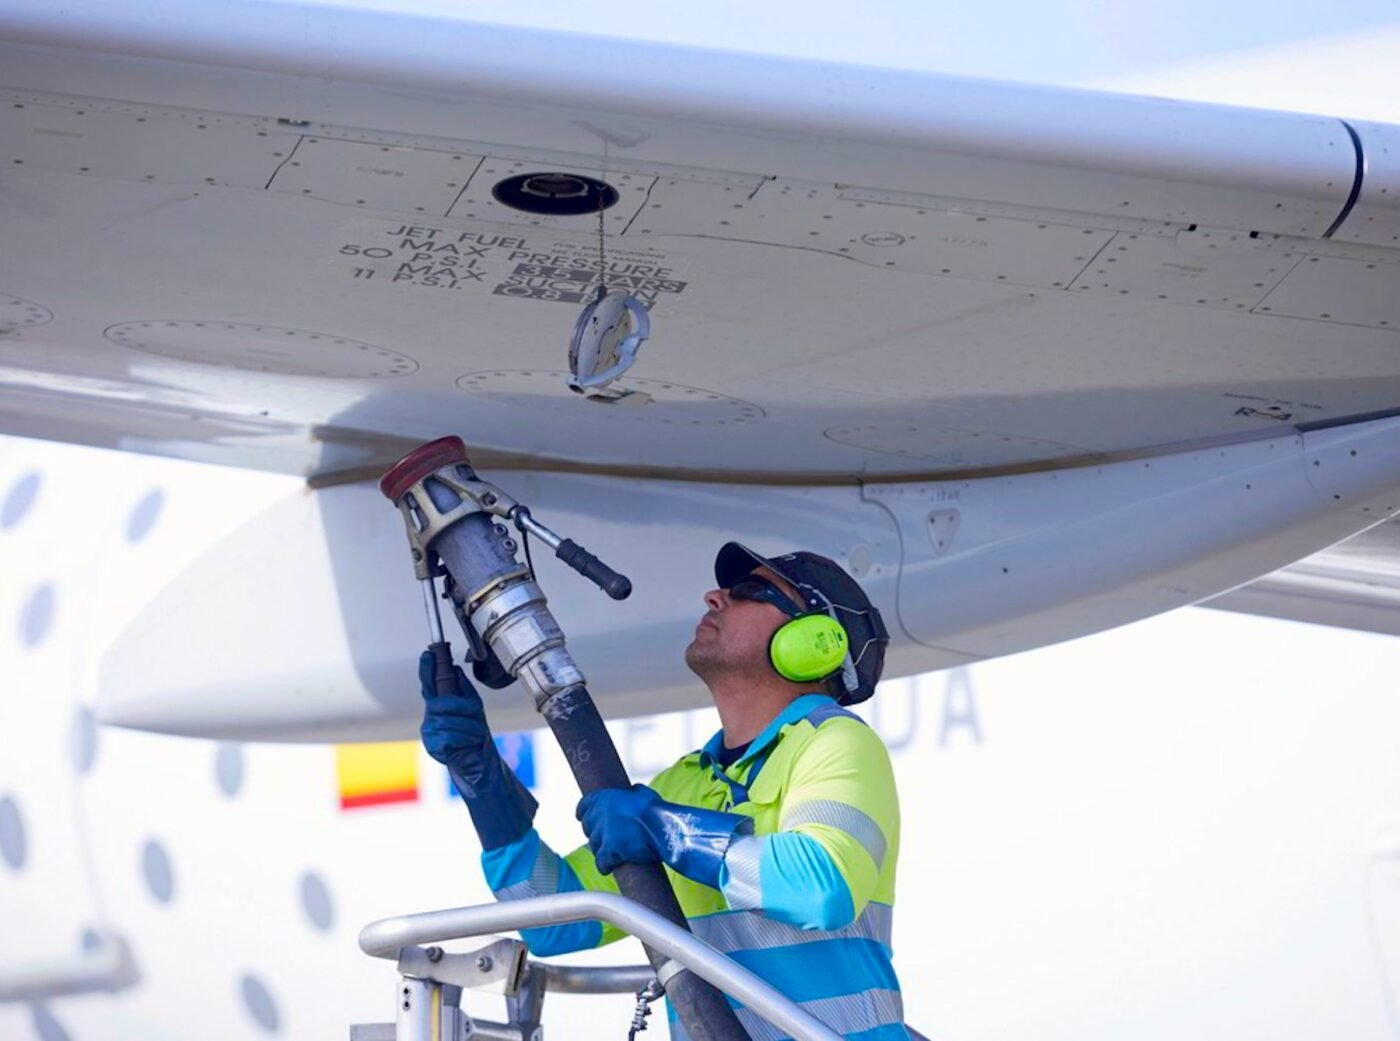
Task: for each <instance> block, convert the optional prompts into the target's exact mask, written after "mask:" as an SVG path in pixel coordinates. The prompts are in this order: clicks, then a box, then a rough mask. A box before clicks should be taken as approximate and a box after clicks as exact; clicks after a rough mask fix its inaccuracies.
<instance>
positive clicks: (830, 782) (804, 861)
mask: <svg viewBox="0 0 1400 1041" xmlns="http://www.w3.org/2000/svg"><path fill="white" fill-rule="evenodd" d="M715 581H716V588H715V589H712V590H710V591H709V592H708V593H706V594H705V597H704V601H705V607H706V612H705V615H704V617H703V618H702V619H701V620H700V623H699V624H698V625H697V626H696V629H695V636H694V639H693V640H692V641H691V643H690V645H689V646H688V647H687V648H686V652H685V660H686V664H687V665H688V666H689V667H690V668H691V670H692V671H693V672H694V673H695V674H696V675H697V676H699V677H700V679H701V680H702V681H703V682H704V683H705V685H706V687H708V688H709V691H710V694H711V696H712V697H713V698H714V702H715V708H716V709H717V710H718V712H719V717H720V724H721V729H720V731H719V732H718V733H716V734H715V735H714V736H713V737H712V738H711V739H710V740H709V741H708V742H707V743H706V745H705V747H704V748H702V749H700V750H699V751H696V752H691V753H689V754H687V755H685V756H682V757H681V758H680V759H679V760H678V761H677V762H676V763H675V764H673V765H672V766H670V767H668V768H667V769H666V770H663V771H662V772H661V773H660V774H658V775H657V776H656V777H655V778H653V780H652V782H651V783H650V784H649V785H641V784H638V785H634V786H633V787H631V788H621V789H603V790H600V791H596V792H592V793H590V794H589V795H587V796H585V797H584V798H583V800H582V801H581V802H580V803H579V807H578V817H579V819H580V821H581V822H582V823H583V829H584V832H585V833H586V835H587V836H588V844H587V845H585V846H581V847H580V848H578V849H576V850H574V851H573V852H572V853H570V854H568V855H567V856H564V857H561V856H559V854H557V853H555V852H554V851H553V850H552V849H550V848H549V847H548V846H547V845H545V844H544V842H542V841H541V839H540V837H539V834H538V833H537V832H536V831H535V830H534V827H533V820H534V811H535V801H534V799H533V798H532V797H531V796H530V794H529V792H528V791H526V789H525V788H524V786H523V785H521V784H520V782H519V781H518V780H516V778H515V776H514V774H512V773H511V771H510V769H509V768H508V767H507V766H506V765H505V764H504V763H503V762H502V761H501V759H500V756H499V755H498V754H497V753H496V750H495V746H494V744H493V742H492V740H491V734H490V730H489V728H488V727H487V725H486V717H485V713H484V711H483V709H482V704H481V699H480V698H479V697H478V696H477V694H476V692H475V690H474V689H473V688H472V687H471V685H470V684H469V683H468V682H467V679H466V677H465V676H463V675H462V674H461V673H460V671H459V673H458V677H459V678H458V686H459V693H458V694H457V695H456V696H439V697H432V696H431V693H432V691H433V683H432V675H433V668H432V660H431V657H430V656H428V655H425V656H424V658H423V660H422V662H421V663H420V670H419V673H420V678H421V679H422V680H423V689H424V695H425V698H426V701H427V708H426V714H425V717H424V720H423V728H422V734H423V743H424V745H425V746H426V747H427V749H428V752H429V753H430V754H431V755H432V756H433V757H434V758H435V759H437V760H438V761H439V762H441V763H444V764H445V765H446V766H447V767H448V768H449V770H450V771H451V773H452V776H453V778H454V780H455V781H456V784H457V788H458V790H459V791H460V792H461V793H462V797H463V799H464V801H465V802H466V803H467V807H468V809H469V810H470V812H471V816H472V821H473V823H474V824H475V826H476V829H477V833H478V834H479V836H480V838H481V843H482V866H483V868H484V870H485V873H486V879H487V882H488V884H489V885H490V886H491V889H492V890H493V891H494V892H495V894H496V896H497V898H498V899H501V900H513V899H520V898H523V897H528V896H540V895H544V894H547V893H558V892H571V891H577V890H580V889H591V890H606V891H609V892H617V885H616V883H615V882H614V880H613V879H612V878H611V873H612V871H613V869H614V868H615V867H616V866H617V865H618V864H620V863H628V862H630V863H658V862H659V863H662V864H664V865H665V866H666V868H667V874H668V877H669V878H670V881H671V884H672V887H673V888H674V890H675V893H676V897H677V899H678V901H679V902H680V906H681V909H682V911H683V912H684V913H685V915H686V918H687V919H688V921H689V923H690V927H691V929H692V931H693V932H694V933H695V935H696V936H698V937H699V938H700V939H702V940H704V941H705V942H706V943H709V944H710V945H711V946H712V947H715V948H717V949H718V950H720V951H722V952H724V953H726V954H728V955H729V956H730V957H732V958H733V959H734V960H735V961H737V962H739V963H740V964H741V965H743V966H745V967H746V968H748V969H750V970H751V971H753V972H754V973H755V974H757V975H758V976H760V977H762V978H763V979H765V980H766V981H767V982H769V983H770V984H772V985H773V986H774V987H776V988H777V989H778V990H779V991H781V992H782V993H784V994H786V995H787V996H788V997H789V998H791V999H792V1000H794V1001H796V1002H798V1003H799V1004H801V1005H802V1006H803V1007H804V1008H805V1009H806V1010H807V1011H808V1012H810V1013H812V1014H813V1015H815V1016H816V1017H817V1018H818V1019H820V1020H822V1021H823V1022H825V1023H826V1024H827V1025H829V1026H830V1027H832V1029H834V1030H836V1031H838V1032H840V1033H842V1034H844V1035H846V1036H847V1037H848V1038H859V1039H860V1041H907V1038H908V1034H907V1032H906V1030H905V1027H904V1025H903V1019H904V1014H903V1005H902V1002H901V999H900V992H899V982H898V980H897V979H896V977H895V973H894V969H893V966H892V965H891V962H890V957H891V928H892V910H893V904H894V878H895V863H896V860H897V858H898V850H899V805H898V801H897V798H896V794H895V786H894V775H893V772H892V770H891V768H890V762H889V754H888V752H887V751H886V749H885V747H884V745H883V743H882V742H881V741H880V739H879V738H878V737H877V736H876V735H875V733H874V732H873V731H872V730H870V729H869V728H868V727H867V726H866V725H865V723H864V722H862V721H861V720H860V718H859V717H857V716H856V715H854V714H853V713H851V712H848V711H847V710H846V709H845V708H843V707H842V706H843V705H850V704H854V703H856V702H859V701H863V700H865V699H866V698H868V697H870V696H871V694H873V693H874V690H875V684H876V683H877V682H878V680H879V678H880V672H881V669H882V667H883V664H884V653H885V645H886V644H887V643H888V640H889V636H888V633H887V632H886V630H885V627H884V624H883V622H882V621H881V619H880V614H879V612H878V611H877V610H876V609H875V608H874V607H873V606H872V605H871V603H870V601H869V599H868V598H867V597H866V595H865V593H864V591H863V590H862V589H861V588H860V586H859V585H858V584H857V583H856V582H855V580H854V579H852V578H851V577H850V576H849V575H848V574H846V572H845V571H843V570H842V569H841V568H840V567H839V566H838V565H837V564H835V563H834V562H833V561H831V560H828V559H827V558H826V557H821V556H818V555H816V554H814V553H806V552H799V553H789V554H786V555H784V556H780V557H773V558H764V557H761V556H759V555H758V554H756V553H754V552H753V551H752V550H749V549H748V548H746V547H744V546H741V545H739V544H738V543H735V542H731V543H727V544H726V545H725V546H724V547H723V548H721V549H720V551H719V554H718V556H717V557H716V559H715ZM521 935H522V936H523V937H524V939H525V941H526V943H527V944H528V945H529V947H530V949H531V951H533V952H534V953H535V954H537V955H549V954H562V953H564V952H566V951H574V950H580V949H583V948H590V947H596V946H600V945H602V944H605V943H611V942H612V941H614V940H617V939H620V938H621V937H622V935H623V934H622V933H621V932H620V931H618V930H617V929H615V928H613V927H612V926H608V925H604V924H602V923H600V922H578V923H573V924H570V925H561V926H550V927H545V928H539V929H526V930H522V932H521ZM739 1017H740V1020H741V1021H742V1022H743V1024H744V1026H745V1029H747V1030H748V1031H749V1033H750V1035H751V1036H752V1037H753V1038H754V1039H755V1041H776V1039H778V1038H780V1037H781V1036H782V1035H781V1034H780V1032H779V1031H777V1030H776V1029H775V1028H773V1027H771V1026H769V1025H768V1024H767V1023H765V1022H763V1021H762V1020H760V1019H758V1017H756V1016H754V1015H753V1014H752V1013H750V1012H748V1011H747V1010H745V1009H740V1010H739ZM671 1032H672V1037H673V1038H681V1036H682V1033H683V1032H682V1028H681V1025H680V1023H679V1022H678V1021H676V1020H675V1018H674V1016H673V1017H672V1019H671Z"/></svg>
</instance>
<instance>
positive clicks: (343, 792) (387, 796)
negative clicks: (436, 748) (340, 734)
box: [335, 741, 419, 810]
mask: <svg viewBox="0 0 1400 1041" xmlns="http://www.w3.org/2000/svg"><path fill="white" fill-rule="evenodd" d="M418 748H419V745H418V742H417V741H385V742H381V743H379V744H356V745H336V746H335V773H336V778H337V780H339V782H340V808H341V809H342V810H353V809H358V808H359V807H361V806H382V805H384V804H385V803H391V802H417V801H418Z"/></svg>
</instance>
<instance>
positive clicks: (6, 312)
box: [0, 293, 53, 336]
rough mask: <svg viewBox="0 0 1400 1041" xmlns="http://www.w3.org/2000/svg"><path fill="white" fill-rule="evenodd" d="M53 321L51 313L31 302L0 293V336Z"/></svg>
mask: <svg viewBox="0 0 1400 1041" xmlns="http://www.w3.org/2000/svg"><path fill="white" fill-rule="evenodd" d="M51 321H53V312H52V311H50V310H49V309H48V308H47V307H41V306H40V305H39V304H36V303H34V302H33V301H31V300H21V299H20V298H19V297H17V296H10V295H9V294H8V293H0V336H3V335H5V334H6V333H12V332H14V331H15V330H16V329H28V328H30V327H32V326H35V325H43V324H44V323H45V322H51Z"/></svg>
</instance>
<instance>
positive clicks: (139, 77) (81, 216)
mask: <svg viewBox="0 0 1400 1041" xmlns="http://www.w3.org/2000/svg"><path fill="white" fill-rule="evenodd" d="M20 6H21V10H19V11H17V12H14V13H12V14H10V15H8V16H7V20H8V21H9V22H10V24H9V25H3V24H0V32H4V34H5V35H6V36H8V37H9V38H10V42H8V43H6V44H5V45H4V51H3V53H4V61H3V63H0V69H3V73H2V74H0V88H2V89H0V98H2V99H3V100H2V101H0V141H3V142H4V162H3V164H0V177H3V182H0V184H3V194H0V218H3V221H4V226H5V227H6V229H7V236H6V239H7V248H6V250H5V251H4V253H3V256H0V322H3V325H4V329H5V337H4V340H3V343H0V366H2V367H0V395H3V397H2V398H0V402H3V413H4V421H3V426H4V429H5V430H6V431H7V432H11V433H19V434H28V435H37V436H43V437H50V438H58V439H64V440H74V441H80V442H86V443H91V444H99V445H108V446H114V447H121V448H127V449H135V450H139V451H149V452H155V453H159V454H168V455H175V456H184V457H190V458H197V459H202V460H208V461H215V462H221V463H226V464H230V465H235V466H241V467H254V468H262V469H272V470H279V471H284V472H289V473H295V474H302V475H306V476H308V477H312V478H317V479H320V480H323V481H324V480H327V479H333V478H334V477H335V475H337V474H339V473H342V472H345V471H355V472H356V473H365V472H370V471H372V470H374V469H376V468H379V467H382V466H383V465H385V464H386V463H388V462H391V461H392V460H393V459H394V458H395V457H396V456H397V454H398V453H399V452H400V450H401V449H402V448H403V447H404V446H405V445H410V444H412V443H414V442H417V441H419V440H422V439H424V438H429V437H433V436H437V435H439V434H441V433H442V432H444V431H453V432H457V433H460V434H461V435H462V436H463V437H464V438H465V439H466V441H467V443H468V444H469V445H472V446H474V447H476V448H477V449H489V450H493V451H495V452H498V453H500V454H501V455H503V456H507V457H511V458H513V459H515V460H516V461H518V460H520V459H522V458H528V459H534V460H536V461H539V460H545V461H546V462H547V465H549V466H551V467H552V468H561V467H562V468H565V469H568V468H589V469H613V470H625V469H629V468H640V469H642V470H649V469H655V470H664V471H666V472H668V473H671V474H677V475H685V474H686V473H697V474H698V473H704V474H707V475H715V474H722V475H724V476H726V477H730V478H744V477H747V478H750V479H752V478H754V477H785V478H787V479H789V480H792V479H798V480H801V481H803V482H808V483H812V482H823V481H832V480H836V481H844V480H851V479H858V478H865V479H874V480H879V479H881V478H884V479H890V478H897V477H907V476H910V475H931V474H937V475H947V474H965V473H970V472H981V471H987V470H995V469H1000V468H1025V467H1028V466H1046V465H1064V464H1067V463H1070V462H1074V461H1084V460H1097V459H1103V458H1111V457H1116V456H1120V455H1123V454H1127V453H1139V452H1144V451H1152V450H1155V449H1160V448H1162V447H1164V446H1172V445H1180V444H1184V443H1191V442H1199V441H1205V440H1241V439H1248V438H1251V437H1254V436H1259V435H1272V434H1274V433H1276V432H1277V431H1278V430H1279V428H1280V427H1281V426H1284V425H1287V424H1309V423H1315V422H1318V421H1329V420H1336V419H1338V418H1339V417H1346V416H1351V415H1356V414H1359V413H1371V412H1377V411H1382V410H1388V409H1392V408H1396V407H1400V350H1397V346H1400V292H1397V289H1400V249H1397V248H1396V246H1397V238H1396V235H1397V232H1400V211H1397V210H1396V206H1398V205H1400V191H1396V192H1390V191H1389V190H1388V189H1389V188H1390V186H1391V185H1392V184H1400V152H1397V150H1396V149H1395V147H1394V146H1395V143H1396V142H1397V141H1400V136H1397V131H1396V130H1395V129H1394V128H1390V127H1378V126H1349V125H1348V124H1346V123H1344V122H1343V121H1342V120H1340V119H1322V118H1318V117H1302V116H1296V117H1295V116H1287V115H1280V114H1274V113H1265V112H1256V111H1250V110H1240V109H1226V108H1212V107H1209V106H1201V105H1187V104H1179V103H1172V102H1164V101H1158V100H1153V99H1146V98H1132V97H1115V96H1112V95H1096V94H1088V93H1075V92H1070V91H1050V90H1044V89H1029V88H1016V87H1010V86H1003V85H999V84H992V83H981V82H975V81H956V80H941V79H937V78H934V77H928V76H916V75H911V74H896V73H888V72H883V71H880V70H873V69H862V68H848V67H842V66H830V65H821V64H816V63H801V62H795V61H787V62H765V61H762V60H760V59H755V58H743V57H738V56H732V55H723V54H715V53H707V52H699V51H687V50H685V49H682V48H665V47H656V46H646V47H642V46H632V48H631V52H627V48H628V45H624V44H622V43H620V42H617V41H611V42H603V41H589V40H588V39H587V38H582V37H563V36H549V35H547V34H540V33H529V32H523V31H520V30H511V31H507V30H492V29H486V28H484V27H479V26H478V27H473V26H470V25H461V24H457V23H434V22H429V21H427V20H422V19H419V20H413V19H406V18H400V19H397V20H396V21H395V22H394V23H393V28H394V29H395V31H394V32H389V31H387V30H386V29H385V27H384V26H380V25H378V24H377V23H376V22H375V20H374V19H375V17H376V16H372V15H371V14H369V13H350V12H341V13H338V14H337V15H336V17H335V18H328V19H327V23H326V28H325V29H324V32H323V33H322V34H319V35H315V36H313V35H310V31H309V30H307V29H306V28H305V26H304V25H303V26H302V28H301V29H300V30H299V36H298V39H297V40H296V41H295V42H294V44H293V43H283V44H277V43H276V40H277V25H276V23H275V21H274V20H273V18H272V16H273V15H275V14H276V12H277V11H279V10H281V11H282V12H283V15H282V17H284V18H286V17H289V15H288V14H287V13H286V12H288V11H290V10H291V9H290V8H285V7H283V8H279V7H277V6H276V5H238V6H237V7H231V8H230V9H229V10H227V11H223V12H222V13H220V12H219V11H217V10H214V8H217V7H218V6H219V5H211V13H209V14H207V15H201V16H198V17H194V18H192V19H191V20H190V22H191V24H189V25H187V26H186V27H185V28H183V29H180V28H171V27H170V26H169V25H166V26H165V27H164V29H163V31H162V33H161V34H160V35H153V33H152V31H150V27H149V26H146V27H144V28H145V29H146V30H147V35H146V36H145V37H142V36H141V35H140V33H141V32H142V30H143V26H142V24H140V23H139V22H138V21H137V19H138V16H136V15H130V16H129V20H130V21H131V22H132V23H133V24H131V25H125V26H123V25H120V24H116V25H109V26H107V29H106V32H105V35H101V39H89V38H88V37H87V36H84V35H82V33H80V31H79V30H78V29H76V28H73V27H72V25H71V23H65V22H63V21H62V20H61V19H59V18H58V17H57V16H53V17H51V18H49V19H47V20H46V19H45V17H43V16H42V13H41V12H37V11H36V12H33V13H30V14H28V15H26V13H25V12H24V11H23V10H22V7H23V5H20ZM242 9H246V10H247V11H252V12H254V13H255V14H258V13H259V12H260V17H263V18H264V19H265V20H266V24H263V23H258V22H257V21H256V19H253V16H252V15H248V14H245V15H242V16H240V15H239V14H238V11H239V10H242ZM151 17H152V18H156V17H158V16H155V15H152V16H151ZM379 17H382V16H379ZM201 18H207V19H208V24H204V25H202V24H200V19H201ZM240 18H242V22H239V19H240ZM220 19H223V21H220ZM230 19H232V22H230ZM108 20H109V21H118V20H119V19H117V17H116V16H108ZM250 20H251V21H250ZM50 23H53V24H50ZM235 23H236V24H235ZM244 23H248V24H244ZM298 24H301V23H298ZM239 25H242V29H241V30H240V29H239ZM259 25H261V28H260V29H257V30H256V31H255V28H256V27H257V26H259ZM101 28H102V27H101V25H100V24H99V26H98V27H97V28H95V29H91V30H90V31H91V32H92V33H94V34H97V33H99V32H100V30H101ZM123 32H125V33H126V36H125V37H124V36H123V35H122V33H123ZM240 32H241V33H242V35H240ZM259 32H260V34H261V35H258V34H257V33H259ZM425 33H432V34H435V36H436V37H440V38H442V39H440V40H439V42H437V43H436V44H435V45H434V46H433V47H432V48H430V49H429V50H427V51H424V50H418V51H415V50H414V48H416V47H420V45H421V46H427V45H426V44H425V43H424V41H423V40H421V39H419V37H420V36H422V35H423V34H425ZM415 34H417V35H415ZM453 42H456V43H457V44H459V45H460V50H457V51H456V52H454V51H453V48H452V43H453ZM59 44H62V45H64V46H62V47H61V48H60V47H58V46H55V45H59ZM333 44H334V45H335V46H338V47H339V50H338V51H335V50H334V49H333V47H332V45H333ZM43 45H47V46H43ZM318 46H320V47H323V48H329V49H331V50H330V52H329V53H328V54H327V55H325V56H324V60H325V61H327V62H330V61H332V60H338V61H339V64H340V66H341V67H340V68H331V67H326V68H322V69H318V70H316V71H317V73H318V75H320V76H321V77H322V78H321V79H319V80H316V81H313V82H308V75H306V74H305V73H309V72H310V71H311V69H310V66H312V65H315V63H316V62H317V61H319V60H322V59H321V58H318V57H317V50H316V49H317V47H318ZM98 47H102V48H105V49H106V50H108V51H116V52H118V53H102V52H101V51H99V50H97V49H94V48H98ZM279 47H280V48H283V49H285V50H287V52H288V53H286V54H283V53H282V50H280V49H279ZM122 51H127V52H130V53H125V54H124V53H120V52H122ZM454 53H455V57H454ZM467 54H470V55H471V56H472V59H471V60H470V61H467V60H465V59H464V58H463V57H462V55H467ZM336 55H338V56H339V57H338V58H337V57H336ZM435 55H442V59H441V60H442V62H443V63H445V64H446V65H448V66H449V67H450V66H451V63H452V62H453V61H456V62H457V64H458V66H460V67H461V68H460V71H459V72H458V73H457V75H456V77H455V82H448V81H447V79H448V76H447V73H445V72H440V71H439V70H438V69H437V67H436V66H435V65H434V60H433V59H434V56H435ZM512 55H514V56H516V57H517V58H518V61H517V62H516V64H515V65H511V63H510V61H509V58H510V56H512ZM176 59H183V60H182V61H180V60H176ZM279 61H280V62H282V63H283V65H282V66H280V67H279V66H278V64H277V63H278V62H279ZM196 62H199V63H200V64H195V63H196ZM532 62H533V63H534V64H535V65H537V66H543V67H534V66H532V65H531V63H532ZM239 64H241V65H242V66H243V68H241V69H240V68H236V67H235V66H237V65H239ZM294 69H299V71H301V72H302V73H304V74H303V75H300V76H293V75H290V73H291V72H292V71H293V70H294ZM660 69H666V70H668V72H669V75H668V76H667V78H666V80H665V81H664V83H665V86H664V88H662V87H660V86H658V85H657V84H658V83H659V82H663V81H659V80H656V79H649V78H648V77H649V76H654V75H656V74H657V73H658V72H659V70H660ZM590 71H591V75H590ZM390 76H395V77H397V79H398V82H397V83H390V82H386V80H387V79H388V77H390ZM434 77H436V78H434ZM649 84H650V86H651V89H649V90H648V85H649ZM448 130H451V131H452V133H451V134H450V135H446V134H444V133H443V132H444V131H448ZM1363 166H1364V167H1365V168H1366V173H1365V177H1364V178H1361V177H1360V176H1359V172H1360V170H1361V169H1362V167H1363ZM532 173H562V174H569V175H583V176H587V177H592V178H596V179H598V180H601V181H603V182H606V184H608V185H609V186H611V187H612V188H613V189H615V190H616V193H617V198H616V201H615V202H614V203H613V204H612V205H611V206H610V207H609V208H608V209H607V210H606V213H605V214H604V221H603V224H604V230H605V235H604V236H603V237H604V247H605V248H604V253H605V261H606V265H607V278H608V284H609V285H610V286H611V287H614V288H626V289H630V290H633V291H634V292H636V293H637V294H638V295H639V296H640V297H641V298H642V300H643V301H644V302H646V303H647V304H649V305H650V307H651V318H652V325H653V337H652V340H651V341H650V342H649V343H648V344H647V345H646V346H645V347H644V348H643V352H642V355H641V358H640V360H639V361H638V363H637V364H636V366H635V367H634V368H633V369H632V371H631V373H630V374H629V376H628V377H625V378H624V379H623V381H622V383H621V385H620V386H621V389H622V390H624V391H626V392H627V393H625V394H624V395H623V396H622V398H621V400H619V401H615V402H606V401H598V400H590V399H585V398H582V397H579V396H577V395H575V394H571V393H570V392H569V390H568V389H567V388H566V387H565V384H564V375H563V374H564V370H565V369H566V348H567V343H568V339H569V334H570V332H571V330H572V327H573V323H574V319H575V317H576V314H577V312H578V311H579V310H580V308H581V307H582V305H583V303H584V302H585V300H586V299H589V298H591V297H590V291H591V287H592V285H593V284H594V280H595V274H596V271H597V266H598V255H599V242H598V219H597V214H596V213H595V212H593V211H592V210H589V211H588V212H585V213H582V214H577V215H563V216H560V215H549V214H544V213H532V212H527V211H526V210H521V209H516V208H512V205H510V204H506V203H503V202H501V201H500V200H499V199H498V198H497V196H499V195H500V194H501V187H500V186H501V185H502V184H503V183H504V182H507V181H509V180H510V179H511V178H519V177H521V176H524V175H529V174H532ZM580 183H583V182H580ZM527 201H528V200H527Z"/></svg>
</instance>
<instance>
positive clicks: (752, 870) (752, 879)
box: [724, 835, 763, 910]
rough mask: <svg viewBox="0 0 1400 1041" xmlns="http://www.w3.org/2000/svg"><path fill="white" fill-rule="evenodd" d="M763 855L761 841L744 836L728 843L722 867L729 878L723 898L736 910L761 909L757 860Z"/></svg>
mask: <svg viewBox="0 0 1400 1041" xmlns="http://www.w3.org/2000/svg"><path fill="white" fill-rule="evenodd" d="M762 853H763V839H762V838H761V837H759V836H756V835H745V836H744V837H743V838H741V839H739V840H738V841H737V842H733V843H730V846H729V849H728V850H726V851H725V854H724V867H725V870H726V871H728V873H729V877H728V878H727V879H726V880H725V883H724V898H725V900H727V901H728V902H729V906H730V907H732V908H735V909H736V910H740V909H744V908H749V907H761V906H762V904H763V894H762V893H761V892H760V891H759V886H758V860H759V857H760V856H761V855H762Z"/></svg>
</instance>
